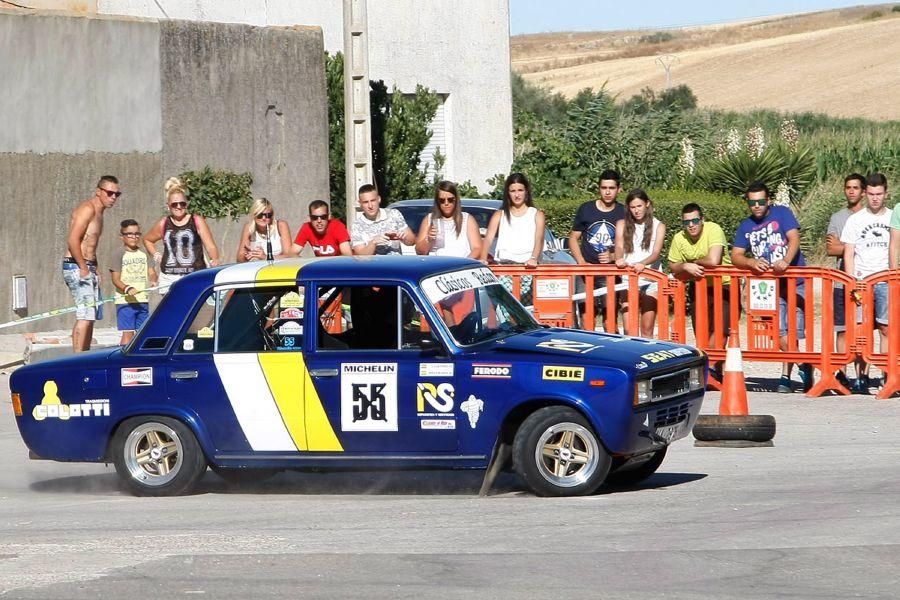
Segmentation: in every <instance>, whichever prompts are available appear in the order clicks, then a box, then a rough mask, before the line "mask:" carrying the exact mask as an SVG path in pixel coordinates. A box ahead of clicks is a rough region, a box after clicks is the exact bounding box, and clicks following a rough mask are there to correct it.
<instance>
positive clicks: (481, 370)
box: [472, 364, 512, 379]
mask: <svg viewBox="0 0 900 600" xmlns="http://www.w3.org/2000/svg"><path fill="white" fill-rule="evenodd" d="M472 377H473V378H480V379H509V378H511V377H512V365H493V364H473V365H472Z"/></svg>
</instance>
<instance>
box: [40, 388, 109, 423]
mask: <svg viewBox="0 0 900 600" xmlns="http://www.w3.org/2000/svg"><path fill="white" fill-rule="evenodd" d="M31 416H33V417H34V420H35V421H43V420H44V419H59V420H60V421H68V420H69V419H77V418H79V417H108V416H109V398H89V399H87V400H85V401H84V402H81V403H80V404H63V403H62V400H60V399H59V388H58V387H57V385H56V382H55V381H52V380H50V381H47V382H45V383H44V396H43V398H41V403H40V404H38V405H37V406H35V407H34V409H33V410H32V411H31Z"/></svg>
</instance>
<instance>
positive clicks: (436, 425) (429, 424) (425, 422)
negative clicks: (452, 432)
mask: <svg viewBox="0 0 900 600" xmlns="http://www.w3.org/2000/svg"><path fill="white" fill-rule="evenodd" d="M420 426H421V428H422V429H456V421H454V420H453V419H422V420H421V421H420Z"/></svg>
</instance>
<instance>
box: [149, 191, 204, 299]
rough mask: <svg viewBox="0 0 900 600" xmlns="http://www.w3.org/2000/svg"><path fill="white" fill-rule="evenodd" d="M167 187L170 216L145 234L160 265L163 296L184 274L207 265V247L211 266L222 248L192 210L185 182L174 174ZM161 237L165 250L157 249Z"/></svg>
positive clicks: (201, 219)
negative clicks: (189, 205) (190, 210)
mask: <svg viewBox="0 0 900 600" xmlns="http://www.w3.org/2000/svg"><path fill="white" fill-rule="evenodd" d="M165 190H166V208H168V210H169V216H167V217H163V218H162V219H161V220H160V221H159V222H158V223H157V224H156V225H154V226H153V227H152V228H150V231H148V232H147V235H145V236H144V246H145V247H146V248H147V252H148V253H149V254H150V255H151V256H152V257H153V260H155V261H156V263H157V264H158V265H159V293H160V295H163V294H165V293H166V292H167V291H168V289H169V286H170V285H172V284H173V283H175V282H176V281H177V280H178V279H180V278H181V277H184V276H185V275H188V274H190V273H193V272H194V271H199V270H200V269H204V268H206V258H205V257H204V254H203V252H204V250H205V251H206V254H207V255H209V266H211V267H215V266H218V264H219V248H218V247H217V246H216V242H215V240H214V239H213V235H212V231H210V229H209V225H208V224H207V223H206V219H204V218H203V217H201V216H200V215H192V214H191V213H189V212H188V202H187V195H186V194H185V186H184V182H182V181H181V179H179V178H178V177H170V178H169V179H168V180H167V181H166V185H165ZM160 240H162V242H163V247H162V251H160V250H157V249H156V243H157V242H159V241H160Z"/></svg>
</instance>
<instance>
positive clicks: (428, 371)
mask: <svg viewBox="0 0 900 600" xmlns="http://www.w3.org/2000/svg"><path fill="white" fill-rule="evenodd" d="M419 377H453V363H451V362H446V363H422V364H420V365H419Z"/></svg>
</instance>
